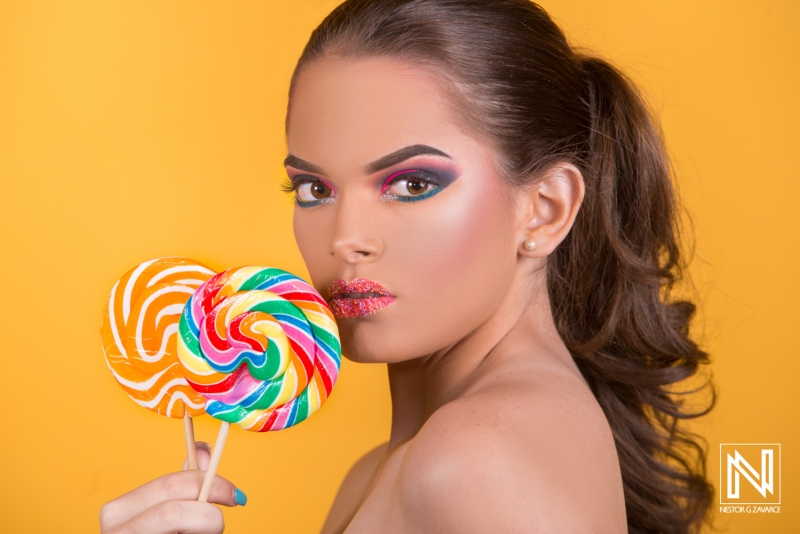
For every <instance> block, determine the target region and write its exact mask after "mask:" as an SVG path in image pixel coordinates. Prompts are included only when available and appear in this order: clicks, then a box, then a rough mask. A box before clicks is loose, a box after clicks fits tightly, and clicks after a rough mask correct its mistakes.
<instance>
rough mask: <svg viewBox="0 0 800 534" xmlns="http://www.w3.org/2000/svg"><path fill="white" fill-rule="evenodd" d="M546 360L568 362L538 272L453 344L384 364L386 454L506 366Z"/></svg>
mask: <svg viewBox="0 0 800 534" xmlns="http://www.w3.org/2000/svg"><path fill="white" fill-rule="evenodd" d="M559 347H560V348H559ZM547 355H549V356H550V357H552V355H558V356H557V357H559V358H562V359H563V358H565V357H566V358H569V360H570V362H571V357H570V356H569V353H568V352H567V351H566V348H565V347H564V346H563V343H562V342H561V339H560V338H559V336H558V332H557V331H556V328H555V324H554V322H553V317H552V313H551V311H550V302H549V299H548V296H547V288H546V282H545V276H544V270H541V271H539V272H537V273H535V274H534V275H532V276H531V275H528V277H526V279H520V280H515V282H514V283H512V287H511V289H510V290H509V292H508V294H507V296H506V298H505V299H504V301H503V302H502V303H501V305H500V306H499V307H498V309H497V311H496V312H495V313H494V314H492V315H491V316H490V317H489V319H488V320H486V321H485V322H484V323H483V324H481V325H480V326H479V327H478V328H476V329H475V330H473V331H472V332H470V333H469V334H468V335H467V336H465V337H464V338H462V339H461V340H459V341H458V342H457V343H455V344H453V345H451V346H449V347H445V348H443V349H440V350H438V351H436V352H434V353H433V354H429V355H426V356H423V357H419V358H414V359H412V360H407V361H403V362H398V363H390V364H389V365H388V370H389V388H390V392H391V397H392V433H391V437H390V440H389V450H392V449H393V448H394V447H395V446H396V445H398V444H400V443H403V442H405V441H407V440H409V439H411V438H413V437H414V436H415V435H416V433H417V432H418V431H419V429H420V428H421V427H422V425H423V424H424V423H425V421H426V420H427V419H428V418H429V417H430V416H431V414H433V412H435V411H436V410H437V409H439V408H440V407H442V406H443V405H445V404H447V403H448V402H452V401H454V400H456V399H457V398H459V397H461V396H463V395H465V394H468V393H469V392H470V389H471V388H472V387H473V386H475V385H476V384H477V383H478V382H479V381H480V380H481V378H483V377H486V376H487V374H488V373H489V372H490V371H491V370H495V369H497V368H498V366H502V365H503V364H504V362H509V361H511V360H514V359H515V358H519V357H522V358H537V357H547ZM571 363H572V362H571ZM572 364H573V365H574V363H572Z"/></svg>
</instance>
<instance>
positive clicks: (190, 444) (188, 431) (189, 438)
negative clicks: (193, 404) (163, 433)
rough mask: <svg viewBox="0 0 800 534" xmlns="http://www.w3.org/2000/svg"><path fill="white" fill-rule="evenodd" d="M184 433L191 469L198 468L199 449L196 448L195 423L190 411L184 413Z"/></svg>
mask: <svg viewBox="0 0 800 534" xmlns="http://www.w3.org/2000/svg"><path fill="white" fill-rule="evenodd" d="M183 433H184V435H185V436H186V457H187V458H188V460H189V465H188V466H187V467H188V468H189V469H197V450H196V449H195V448H194V423H193V422H192V416H191V415H189V412H186V413H184V414H183Z"/></svg>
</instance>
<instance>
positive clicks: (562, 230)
mask: <svg viewBox="0 0 800 534" xmlns="http://www.w3.org/2000/svg"><path fill="white" fill-rule="evenodd" d="M583 194H584V183H583V175H582V174H581V171H580V170H578V168H577V167H576V166H575V165H572V164H571V163H558V164H556V165H554V166H553V167H551V168H550V169H548V170H547V171H546V172H545V173H544V175H543V176H542V178H541V179H540V180H539V181H538V182H537V184H536V185H535V186H534V187H533V189H527V190H524V191H521V192H520V195H521V197H522V198H520V199H519V200H520V203H519V204H518V205H519V206H520V207H521V208H522V210H521V213H522V214H523V215H522V217H523V218H522V221H521V225H520V231H519V236H518V239H519V245H518V249H517V250H518V251H519V253H520V255H522V256H526V257H529V258H541V257H544V256H547V255H548V254H550V253H551V252H553V250H555V248H556V247H557V246H558V244H559V243H561V242H562V241H563V240H564V238H566V237H567V234H568V233H569V231H570V229H571V228H572V225H573V223H574V222H575V217H576V216H577V215H578V209H579V208H580V206H581V201H583ZM530 243H533V246H532V247H531V246H530V245H529V246H527V247H526V244H530Z"/></svg>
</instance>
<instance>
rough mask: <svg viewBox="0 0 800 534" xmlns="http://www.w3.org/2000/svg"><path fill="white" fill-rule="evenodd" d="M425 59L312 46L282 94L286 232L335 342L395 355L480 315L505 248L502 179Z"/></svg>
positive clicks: (507, 275)
mask: <svg viewBox="0 0 800 534" xmlns="http://www.w3.org/2000/svg"><path fill="white" fill-rule="evenodd" d="M445 98H446V96H445V93H444V91H442V90H441V89H440V87H439V85H438V84H437V82H436V81H435V79H434V78H433V77H432V76H431V75H430V74H428V73H427V72H426V71H425V70H423V69H421V68H419V67H415V66H413V65H411V64H409V63H405V62H401V61H400V60H397V59H388V58H368V59H359V60H340V59H332V58H323V59H320V60H316V61H314V62H312V63H310V64H308V65H306V67H305V68H304V69H303V71H302V73H301V75H300V77H299V79H298V81H297V84H296V86H295V89H294V93H293V95H292V99H291V104H290V108H289V119H288V145H289V157H288V158H287V160H286V169H287V172H288V175H289V179H290V180H291V183H292V186H293V188H294V189H295V195H296V199H297V202H298V205H297V207H296V208H295V211H294V232H295V238H296V239H297V244H298V246H299V248H300V252H301V254H302V255H303V259H304V260H305V262H306V265H307V267H308V270H309V273H310V275H311V278H312V280H313V283H314V286H315V287H316V288H317V290H318V291H319V292H320V293H321V294H322V295H323V296H324V297H325V298H326V299H328V298H331V297H333V298H331V300H329V302H330V304H331V308H332V310H333V311H334V315H336V317H337V322H338V324H339V329H340V333H341V337H342V345H343V350H344V353H345V355H346V356H347V357H348V358H350V359H352V360H355V361H362V362H399V361H404V360H409V359H412V358H416V357H419V356H425V355H428V354H431V353H433V352H435V351H437V350H440V349H445V348H448V347H450V346H452V345H453V344H454V343H456V342H457V341H459V340H460V339H463V338H464V337H466V336H468V335H469V334H470V332H472V331H473V330H475V329H476V328H477V327H479V326H480V325H481V324H482V323H484V322H485V321H486V320H487V319H488V318H489V317H491V316H492V315H493V314H494V313H495V312H496V311H497V310H498V307H499V306H500V303H501V301H502V300H503V299H504V297H505V296H506V294H507V293H508V291H509V288H510V287H511V285H512V280H513V278H514V274H515V268H516V259H517V252H516V250H517V239H516V233H515V229H516V223H515V210H514V208H513V202H512V196H511V191H510V190H509V188H508V187H507V186H506V185H505V184H504V183H503V182H502V181H501V179H500V177H499V175H498V173H497V171H496V161H495V159H494V157H493V152H492V150H491V148H490V146H489V145H488V144H487V143H485V142H482V141H479V140H478V139H477V137H475V136H471V135H470V134H469V133H468V132H466V131H464V130H463V129H462V128H461V127H460V126H459V124H458V123H457V121H456V119H455V116H454V114H453V113H452V112H451V110H450V107H449V105H448V102H447V100H446V99H445Z"/></svg>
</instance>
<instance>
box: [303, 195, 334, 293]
mask: <svg viewBox="0 0 800 534" xmlns="http://www.w3.org/2000/svg"><path fill="white" fill-rule="evenodd" d="M332 224H333V223H332V222H331V221H329V220H328V219H327V218H326V217H325V213H324V212H321V211H318V212H316V213H306V212H303V211H302V208H295V213H294V218H293V228H294V238H295V241H296V242H297V248H298V249H300V255H301V256H303V261H304V262H305V264H306V268H307V269H308V274H309V275H310V276H311V282H312V283H313V284H314V287H315V289H316V290H317V291H319V292H320V294H322V296H323V297H327V290H328V285H329V284H330V282H331V273H330V272H329V271H330V269H331V263H332V262H331V259H332V258H331V255H330V253H329V248H330V246H329V245H330V240H331V236H330V235H328V234H327V233H326V232H327V231H328V229H329V228H332ZM323 285H324V286H325V287H322V286H323Z"/></svg>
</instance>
